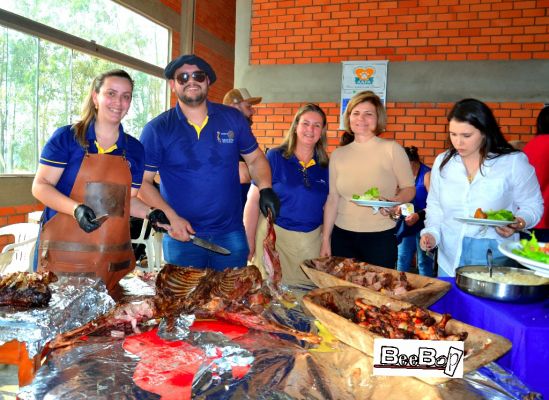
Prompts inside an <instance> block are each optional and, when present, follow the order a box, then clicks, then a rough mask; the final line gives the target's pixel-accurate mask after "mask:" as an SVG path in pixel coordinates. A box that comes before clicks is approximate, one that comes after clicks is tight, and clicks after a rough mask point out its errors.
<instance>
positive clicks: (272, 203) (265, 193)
mask: <svg viewBox="0 0 549 400" xmlns="http://www.w3.org/2000/svg"><path fill="white" fill-rule="evenodd" d="M259 209H260V210H261V213H262V214H263V215H264V216H265V217H266V216H267V212H268V210H271V215H272V216H273V222H274V221H276V218H277V217H278V214H279V213H280V200H279V199H278V196H277V195H276V193H275V192H274V190H273V189H272V188H265V189H261V190H260V191H259Z"/></svg>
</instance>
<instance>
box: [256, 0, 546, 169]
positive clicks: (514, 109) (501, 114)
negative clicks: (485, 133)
mask: <svg viewBox="0 0 549 400" xmlns="http://www.w3.org/2000/svg"><path fill="white" fill-rule="evenodd" d="M250 39H251V43H250V63H251V64H256V65H259V64H274V65H277V64H310V63H339V62H341V61H350V60H389V61H390V62H392V63H394V62H403V61H456V60H466V61H472V62H474V61H477V60H525V59H547V58H549V1H547V0H543V1H541V0H538V1H534V0H531V1H518V0H516V1H510V0H407V1H389V0H380V1H372V0H369V1H365V0H361V1H358V0H293V1H290V0H253V4H252V27H251V36H250ZM389 79H390V77H389ZM450 84H451V83H450ZM494 84H495V85H496V84H501V83H497V82H494ZM481 100H482V99H481ZM489 105H490V107H491V108H492V109H493V110H494V113H495V115H496V117H497V118H498V121H499V123H500V125H501V127H502V130H503V132H504V134H505V136H506V137H507V139H508V140H524V141H528V140H529V138H531V136H532V134H533V133H534V130H535V118H536V116H537V113H538V111H539V110H540V109H541V108H542V106H543V105H542V104H521V103H499V104H498V103H490V104H489ZM298 106H299V105H298V104H280V103H277V104H261V105H259V106H258V107H259V108H258V111H259V112H258V115H257V116H256V118H255V121H256V123H255V124H254V133H255V135H256V136H257V137H258V140H259V141H260V143H261V145H262V146H263V147H265V146H267V147H271V146H273V145H276V144H278V143H280V141H281V140H282V137H283V134H284V131H285V130H286V129H287V128H288V127H289V124H290V122H291V120H292V115H293V113H294V112H295V111H296V110H297V108H298ZM321 106H322V107H323V108H324V109H325V111H326V112H327V114H328V115H329V119H330V122H329V143H330V151H331V150H333V149H334V148H335V146H336V144H337V142H338V139H337V138H338V137H339V135H340V133H341V132H338V128H339V123H338V115H339V108H338V107H339V104H334V103H327V104H321ZM451 106H452V104H436V103H391V102H389V103H388V104H387V112H388V116H389V119H388V125H387V132H386V133H384V134H383V137H387V138H394V139H396V140H397V141H399V142H400V143H401V144H403V145H405V146H407V145H415V146H417V147H418V148H419V149H420V155H422V156H423V158H424V161H425V162H427V163H432V161H433V160H434V157H435V156H436V155H437V154H438V153H440V152H441V151H443V149H444V148H445V147H446V139H447V133H446V132H447V121H446V117H445V116H446V114H447V113H448V111H449V110H450V108H451Z"/></svg>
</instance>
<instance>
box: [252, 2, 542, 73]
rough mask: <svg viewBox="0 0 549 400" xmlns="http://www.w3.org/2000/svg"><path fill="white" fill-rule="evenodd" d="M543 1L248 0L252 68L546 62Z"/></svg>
mask: <svg viewBox="0 0 549 400" xmlns="http://www.w3.org/2000/svg"><path fill="white" fill-rule="evenodd" d="M548 8H549V1H547V0H537V1H534V0H530V1H519V0H514V1H513V0H407V1H389V0H379V1H372V0H369V1H356V0H337V1H336V0H322V1H320V0H294V1H289V0H253V7H252V30H251V54H250V63H251V64H308V63H337V62H341V61H346V60H364V59H368V60H386V59H387V60H390V61H392V62H395V61H454V60H524V59H532V58H544V59H547V58H549V14H548Z"/></svg>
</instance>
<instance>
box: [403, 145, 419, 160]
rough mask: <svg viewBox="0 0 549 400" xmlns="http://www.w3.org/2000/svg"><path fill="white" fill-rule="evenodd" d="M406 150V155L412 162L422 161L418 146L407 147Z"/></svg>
mask: <svg viewBox="0 0 549 400" xmlns="http://www.w3.org/2000/svg"><path fill="white" fill-rule="evenodd" d="M404 151H405V152H406V155H407V156H408V160H410V162H414V161H415V162H418V163H419V162H421V161H420V160H419V153H418V151H417V147H416V146H410V147H405V148H404Z"/></svg>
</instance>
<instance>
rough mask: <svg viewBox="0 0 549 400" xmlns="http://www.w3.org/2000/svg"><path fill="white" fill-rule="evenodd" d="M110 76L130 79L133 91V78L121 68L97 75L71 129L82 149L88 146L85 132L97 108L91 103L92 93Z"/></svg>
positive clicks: (99, 88) (94, 116)
mask: <svg viewBox="0 0 549 400" xmlns="http://www.w3.org/2000/svg"><path fill="white" fill-rule="evenodd" d="M112 76H115V77H118V78H124V79H127V80H128V81H130V84H131V85H132V92H133V85H134V82H133V79H132V78H131V76H130V74H128V73H127V72H126V71H124V70H122V69H113V70H110V71H107V72H103V73H102V74H99V75H97V76H96V77H95V78H94V80H93V82H92V84H91V87H90V91H89V93H88V95H87V96H86V99H85V100H84V104H83V105H82V111H81V113H80V120H79V121H78V122H76V123H75V124H74V125H73V126H72V130H73V132H74V136H75V137H76V140H77V141H78V143H79V144H80V146H82V147H83V148H84V149H86V148H87V147H88V141H87V140H86V132H87V131H88V127H89V126H90V124H91V123H92V121H93V120H94V119H95V118H96V117H97V110H96V109H95V104H94V103H93V95H92V93H93V92H95V93H99V91H100V90H101V87H102V86H103V84H104V83H105V79H107V78H110V77H112Z"/></svg>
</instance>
